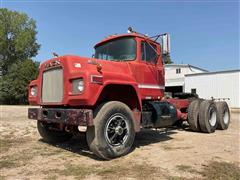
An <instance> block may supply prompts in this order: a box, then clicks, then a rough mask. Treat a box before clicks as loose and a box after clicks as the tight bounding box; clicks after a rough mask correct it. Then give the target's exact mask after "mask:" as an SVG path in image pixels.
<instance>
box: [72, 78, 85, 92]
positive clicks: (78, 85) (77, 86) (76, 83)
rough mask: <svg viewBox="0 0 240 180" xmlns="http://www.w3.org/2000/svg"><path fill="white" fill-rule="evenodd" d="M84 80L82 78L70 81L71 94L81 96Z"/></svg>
mask: <svg viewBox="0 0 240 180" xmlns="http://www.w3.org/2000/svg"><path fill="white" fill-rule="evenodd" d="M84 89H85V87H84V80H83V78H77V79H73V80H72V93H73V94H82V93H83V92H84Z"/></svg>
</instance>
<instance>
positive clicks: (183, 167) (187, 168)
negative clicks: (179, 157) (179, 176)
mask: <svg viewBox="0 0 240 180" xmlns="http://www.w3.org/2000/svg"><path fill="white" fill-rule="evenodd" d="M177 169H178V170H180V171H183V172H189V173H192V174H194V173H199V171H197V170H196V169H193V168H192V167H191V166H188V165H177Z"/></svg>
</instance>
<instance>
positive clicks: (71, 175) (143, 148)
mask: <svg viewBox="0 0 240 180" xmlns="http://www.w3.org/2000/svg"><path fill="white" fill-rule="evenodd" d="M27 108H28V106H1V108H0V112H1V116H0V117H1V122H0V123H1V124H0V145H1V146H0V147H1V148H0V150H1V153H0V173H1V176H0V180H1V179H220V178H222V179H238V178H239V177H240V174H239V172H240V168H239V167H240V131H239V130H240V114H239V112H237V111H234V112H232V114H231V124H230V127H229V129H228V130H225V131H221V130H217V131H216V132H215V133H213V134H204V133H195V132H191V131H190V130H188V129H187V128H185V129H176V128H170V129H168V130H166V129H158V130H144V131H141V132H140V133H138V134H137V136H136V140H135V144H134V148H133V150H132V152H131V153H130V154H128V155H126V156H124V157H121V158H117V159H114V160H111V161H102V160H100V159H98V158H96V157H95V156H94V155H93V154H92V153H91V152H90V151H89V149H88V147H87V144H86V141H85V136H84V135H80V136H78V137H74V138H73V139H72V140H71V141H69V142H67V143H64V144H47V143H45V142H43V141H42V139H41V137H40V136H39V134H38V132H37V129H36V121H33V120H28V119H27Z"/></svg>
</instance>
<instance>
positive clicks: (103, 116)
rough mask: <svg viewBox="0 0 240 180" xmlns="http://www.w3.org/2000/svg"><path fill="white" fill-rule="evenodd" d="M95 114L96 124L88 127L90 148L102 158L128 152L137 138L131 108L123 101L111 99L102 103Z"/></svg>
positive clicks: (110, 157) (109, 157)
mask: <svg viewBox="0 0 240 180" xmlns="http://www.w3.org/2000/svg"><path fill="white" fill-rule="evenodd" d="M94 116H95V117H94V126H92V127H88V129H87V143H88V145H89V148H90V150H91V151H92V152H93V153H94V154H95V155H97V156H98V157H100V158H102V159H112V158H115V157H119V156H122V155H125V154H127V153H128V152H129V151H130V149H131V147H132V144H133V142H134V138H135V131H134V124H133V121H134V118H133V114H132V111H131V110H130V108H129V107H128V106H127V105H125V104H123V103H121V102H118V101H110V102H107V103H104V104H102V105H100V106H99V107H98V108H97V109H96V110H95V112H94Z"/></svg>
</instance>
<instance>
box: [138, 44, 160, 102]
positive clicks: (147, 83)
mask: <svg viewBox="0 0 240 180" xmlns="http://www.w3.org/2000/svg"><path fill="white" fill-rule="evenodd" d="M140 58H141V60H140V63H141V73H142V76H143V79H142V82H140V83H139V85H138V87H139V89H140V92H141V93H142V97H143V99H159V98H160V97H162V95H163V90H164V87H163V86H162V83H161V81H162V79H161V77H160V74H161V73H160V72H161V71H162V69H161V68H160V66H159V64H158V59H159V56H158V53H157V46H156V45H154V44H152V43H151V42H148V41H141V57H140Z"/></svg>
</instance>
